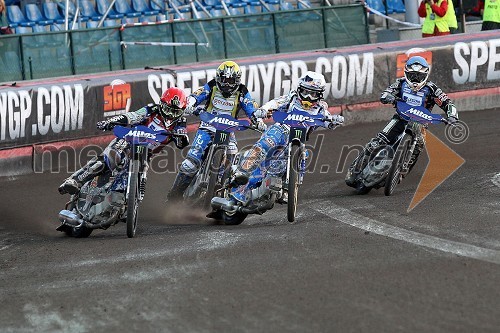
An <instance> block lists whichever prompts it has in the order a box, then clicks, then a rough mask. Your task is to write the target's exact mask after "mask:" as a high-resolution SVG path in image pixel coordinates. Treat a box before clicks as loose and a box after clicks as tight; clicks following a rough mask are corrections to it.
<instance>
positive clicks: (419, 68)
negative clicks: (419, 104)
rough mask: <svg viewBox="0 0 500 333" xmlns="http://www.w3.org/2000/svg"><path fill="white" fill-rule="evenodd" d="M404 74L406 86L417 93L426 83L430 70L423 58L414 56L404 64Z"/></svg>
mask: <svg viewBox="0 0 500 333" xmlns="http://www.w3.org/2000/svg"><path fill="white" fill-rule="evenodd" d="M404 72H405V79H406V82H407V83H408V85H409V86H410V87H411V88H412V89H413V90H414V91H418V90H420V89H422V87H423V86H425V84H426V83H427V80H428V79H429V74H430V72H431V68H430V66H429V64H428V63H427V61H426V60H425V59H424V58H423V57H421V56H414V57H411V58H410V59H408V61H407V62H406V65H405V71H404Z"/></svg>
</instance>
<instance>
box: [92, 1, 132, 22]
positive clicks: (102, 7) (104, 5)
mask: <svg viewBox="0 0 500 333" xmlns="http://www.w3.org/2000/svg"><path fill="white" fill-rule="evenodd" d="M96 3H97V12H98V13H99V14H100V15H103V16H104V14H105V13H106V11H107V10H108V8H109V2H108V1H107V0H96ZM124 16H125V15H123V14H120V13H117V12H115V11H114V10H113V8H111V10H110V11H109V13H108V16H106V19H108V18H110V19H113V20H115V19H121V18H122V17H124Z"/></svg>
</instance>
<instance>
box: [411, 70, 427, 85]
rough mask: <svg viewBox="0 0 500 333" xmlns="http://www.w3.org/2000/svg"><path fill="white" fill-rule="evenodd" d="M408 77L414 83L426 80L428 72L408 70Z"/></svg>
mask: <svg viewBox="0 0 500 333" xmlns="http://www.w3.org/2000/svg"><path fill="white" fill-rule="evenodd" d="M406 78H407V79H408V80H409V81H410V82H412V83H421V82H424V81H425V79H426V78H427V73H422V72H407V73H406Z"/></svg>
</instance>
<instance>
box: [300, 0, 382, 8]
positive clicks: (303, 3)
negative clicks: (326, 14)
mask: <svg viewBox="0 0 500 333" xmlns="http://www.w3.org/2000/svg"><path fill="white" fill-rule="evenodd" d="M377 1H381V0H377ZM311 7H312V5H311V2H310V1H309V0H300V1H298V2H297V9H307V8H311Z"/></svg>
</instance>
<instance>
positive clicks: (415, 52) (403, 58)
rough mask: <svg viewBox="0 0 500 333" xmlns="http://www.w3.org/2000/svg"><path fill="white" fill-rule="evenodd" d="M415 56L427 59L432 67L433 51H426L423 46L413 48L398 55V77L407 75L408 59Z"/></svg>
mask: <svg viewBox="0 0 500 333" xmlns="http://www.w3.org/2000/svg"><path fill="white" fill-rule="evenodd" d="M414 56H421V57H422V58H424V59H425V61H427V63H428V64H429V66H431V67H432V52H431V51H426V50H424V49H422V48H413V49H409V50H408V51H406V53H402V54H398V55H397V56H396V77H403V76H404V75H405V65H406V62H407V61H408V59H410V58H411V57H414Z"/></svg>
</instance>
